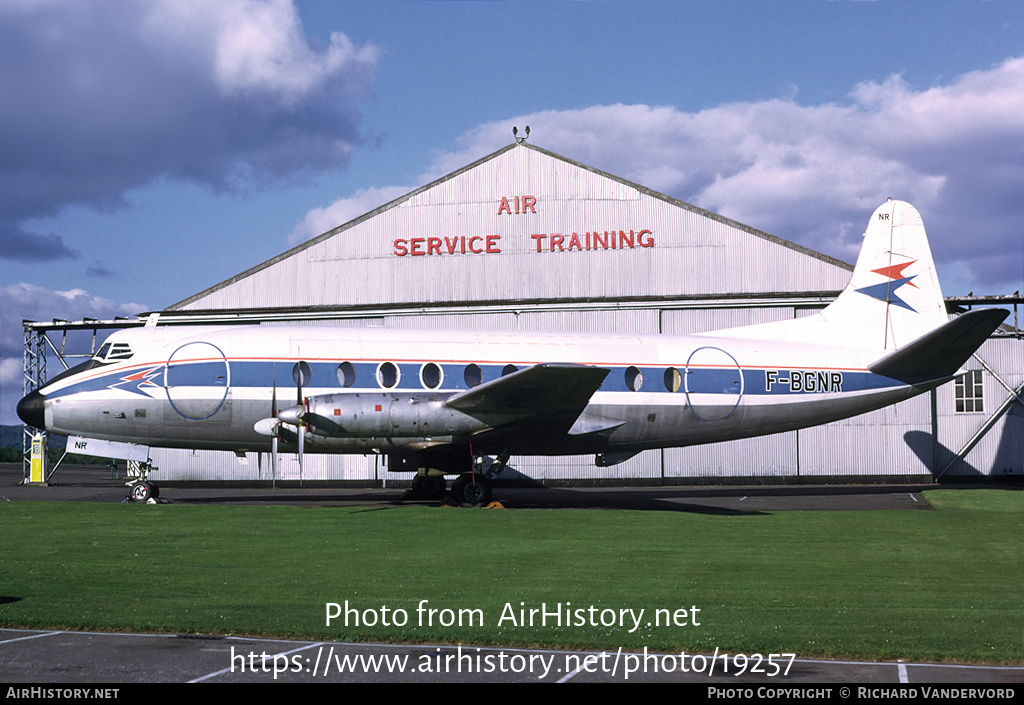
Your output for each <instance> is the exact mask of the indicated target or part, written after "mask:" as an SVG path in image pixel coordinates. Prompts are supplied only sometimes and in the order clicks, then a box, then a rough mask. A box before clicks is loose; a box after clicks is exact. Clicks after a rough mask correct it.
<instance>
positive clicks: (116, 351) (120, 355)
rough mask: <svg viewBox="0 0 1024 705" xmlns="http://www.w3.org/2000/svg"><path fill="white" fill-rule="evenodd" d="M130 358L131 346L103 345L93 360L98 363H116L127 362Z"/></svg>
mask: <svg viewBox="0 0 1024 705" xmlns="http://www.w3.org/2000/svg"><path fill="white" fill-rule="evenodd" d="M131 356H132V346H130V345H129V344H128V343H104V344H103V346H102V347H101V348H100V351H99V352H98V353H96V356H95V357H93V359H94V360H96V361H98V362H117V361H119V360H128V359H130V358H131Z"/></svg>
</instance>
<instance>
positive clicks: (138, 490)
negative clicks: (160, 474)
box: [128, 481, 160, 503]
mask: <svg viewBox="0 0 1024 705" xmlns="http://www.w3.org/2000/svg"><path fill="white" fill-rule="evenodd" d="M159 496H160V488H159V487H157V486H156V485H154V484H153V483H152V482H145V481H140V482H133V483H132V484H130V485H129V486H128V501H130V502H153V503H156V500H157V497H159Z"/></svg>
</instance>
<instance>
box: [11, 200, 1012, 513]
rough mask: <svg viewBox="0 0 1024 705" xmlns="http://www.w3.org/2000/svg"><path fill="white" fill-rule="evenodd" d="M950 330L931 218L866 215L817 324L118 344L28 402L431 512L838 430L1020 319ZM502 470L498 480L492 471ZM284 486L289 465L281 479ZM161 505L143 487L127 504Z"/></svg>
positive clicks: (206, 337)
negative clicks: (665, 460)
mask: <svg viewBox="0 0 1024 705" xmlns="http://www.w3.org/2000/svg"><path fill="white" fill-rule="evenodd" d="M1008 313H1009V312H1008V311H1005V310H1002V309H981V310H975V311H971V312H967V313H964V314H961V315H959V316H957V317H955V318H953V319H952V320H950V318H949V316H948V315H947V313H946V308H945V304H944V302H943V298H942V292H941V290H940V287H939V282H938V278H937V276H936V273H935V265H934V262H933V260H932V255H931V250H930V248H929V246H928V241H927V236H926V234H925V229H924V225H923V223H922V220H921V216H920V214H919V213H918V211H917V210H916V209H915V208H914V207H913V206H911V205H910V204H908V203H905V202H902V201H894V200H892V199H890V200H889V201H887V202H886V203H884V204H882V205H881V206H880V207H879V208H878V209H877V210H876V211H875V212H874V213H873V214H872V216H871V219H870V221H869V223H868V227H867V229H866V232H865V233H864V242H863V245H862V249H861V252H860V255H859V257H858V259H857V264H856V266H855V267H854V271H853V274H852V277H851V280H850V283H849V285H848V286H847V287H846V288H845V290H844V291H843V292H842V293H841V294H840V295H839V297H838V298H837V299H836V300H835V301H833V302H832V303H831V304H830V305H829V306H827V307H826V308H825V309H823V310H822V311H820V312H817V313H814V314H812V315H809V316H807V317H803V318H796V319H791V320H785V321H779V322H774V323H767V324H759V325H753V326H746V327H741V328H733V329H728V330H721V331H713V332H707V333H702V334H699V335H685V336H671V335H637V334H628V333H617V334H600V335H597V334H582V335H578V334H566V333H559V332H546V333H545V332H533V333H519V332H517V333H509V332H480V331H451V330H450V331H436V330H414V329H379V328H362V329H353V328H325V327H312V326H302V325H291V326H259V325H247V326H189V327H185V326H182V327H175V326H160V325H157V324H156V322H155V319H150V321H149V322H148V323H147V325H146V326H145V327H141V328H134V329H127V330H122V331H118V332H115V333H113V334H112V335H110V337H109V338H107V340H106V341H105V342H104V343H103V345H102V346H101V347H100V349H99V351H98V352H97V354H96V355H95V356H93V357H92V358H91V359H90V360H88V361H87V362H85V363H82V364H81V365H78V366H76V367H74V368H72V369H70V370H68V371H66V372H64V373H63V374H61V375H59V376H57V377H56V378H54V379H52V380H49V381H47V382H46V383H45V384H43V385H42V386H41V387H40V388H39V389H36V390H35V391H33V392H31V393H29V394H28V395H27V396H25V397H24V398H23V399H22V400H21V401H20V402H19V404H18V409H17V410H18V415H19V416H20V417H21V418H22V420H23V421H24V422H25V423H26V424H27V425H28V426H32V427H35V428H40V429H46V430H47V431H50V432H53V433H57V434H62V435H77V436H82V437H86V438H91V439H101V440H104V441H113V442H121V443H129V444H141V445H145V446H150V447H153V446H155V447H169V448H190V449H197V450H200V449H213V450H231V451H236V452H239V451H253V452H265V453H270V454H271V459H272V461H273V462H274V463H276V458H277V454H278V452H279V450H281V449H282V447H283V448H284V449H286V450H287V451H288V452H297V453H298V458H299V463H300V468H301V463H302V459H303V454H304V453H307V452H316V453H360V454H369V453H379V454H383V455H386V456H388V460H389V468H390V469H391V470H392V471H407V472H413V473H416V474H415V476H414V480H413V490H414V493H415V495H416V496H419V497H425V498H440V497H443V496H444V495H445V494H446V493H447V492H448V491H449V490H448V486H447V481H446V479H445V476H446V475H456V476H457V477H456V479H455V480H454V481H453V483H452V485H451V490H450V491H451V493H452V495H454V497H455V498H456V499H457V500H458V501H459V502H461V503H465V504H471V505H479V504H485V503H487V502H489V501H490V499H491V487H492V480H493V478H494V477H495V476H496V475H497V474H498V473H500V471H501V470H502V469H503V468H504V466H505V465H506V464H507V462H508V460H509V458H510V457H511V456H512V455H575V454H594V456H595V462H596V465H598V466H602V467H605V466H610V465H614V464H617V463H620V462H623V461H625V460H627V459H629V458H631V457H632V456H634V455H636V454H637V453H639V452H641V451H644V450H649V449H655V448H667V447H677V446H687V445H694V444H700V443H709V442H716V441H727V440H733V439H738V438H747V437H752V436H760V435H766V434H772V433H779V432H783V431H789V430H793V429H799V428H805V427H809V426H815V425H818V424H824V423H828V422H831V421H835V420H838V419H843V418H846V417H849V416H854V415H857V414H862V413H865V412H867V411H871V410H874V409H878V408H880V407H883V406H887V405H890V404H895V403H897V402H900V401H902V400H904V399H908V398H910V397H913V396H915V395H917V394H921V393H922V392H925V391H927V390H930V389H933V388H935V387H937V386H938V385H940V384H943V383H945V382H947V381H949V380H951V379H952V378H953V377H954V376H955V375H956V374H957V372H958V370H960V368H961V367H962V365H963V364H964V363H965V362H966V361H967V360H968V358H970V356H971V355H972V354H973V353H974V352H975V351H976V350H977V349H978V348H979V347H980V346H981V344H982V343H983V342H984V341H985V340H986V339H987V338H988V337H989V335H990V334H991V333H992V332H993V331H994V330H995V329H996V328H997V327H998V326H999V325H1000V323H1001V322H1002V321H1003V319H1004V318H1005V317H1006V316H1007V315H1008ZM488 457H490V458H494V461H493V462H492V463H491V464H490V466H489V467H488V469H487V470H486V471H485V470H484V469H483V459H484V458H488ZM275 476H276V465H275ZM157 492H158V488H156V487H155V485H154V484H152V483H151V482H150V481H149V480H148V478H147V477H146V475H145V473H143V476H142V477H141V479H140V480H139V481H138V482H136V483H135V484H134V485H133V486H132V488H131V491H130V497H131V498H133V499H135V500H137V501H143V500H148V499H150V498H151V497H152V496H153V495H154V494H155V493H157Z"/></svg>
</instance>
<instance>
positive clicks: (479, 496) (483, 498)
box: [452, 473, 491, 507]
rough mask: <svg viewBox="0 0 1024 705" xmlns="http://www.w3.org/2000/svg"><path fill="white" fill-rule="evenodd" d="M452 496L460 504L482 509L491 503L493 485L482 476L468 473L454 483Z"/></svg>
mask: <svg viewBox="0 0 1024 705" xmlns="http://www.w3.org/2000/svg"><path fill="white" fill-rule="evenodd" d="M452 494H453V495H454V496H455V499H456V501H458V503H459V504H468V505H469V506H471V507H482V506H483V505H485V504H490V503H491V483H490V480H488V479H487V478H485V477H483V476H482V475H474V474H470V473H467V474H465V475H460V476H459V479H457V480H456V481H455V482H453V483H452Z"/></svg>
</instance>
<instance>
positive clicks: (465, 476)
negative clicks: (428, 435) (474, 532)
mask: <svg viewBox="0 0 1024 705" xmlns="http://www.w3.org/2000/svg"><path fill="white" fill-rule="evenodd" d="M508 459H509V454H508V453H502V454H501V456H499V457H498V458H496V459H495V460H494V461H493V462H492V463H491V464H490V466H489V467H488V468H487V469H486V470H484V469H483V461H484V458H483V457H477V458H474V462H473V464H472V466H471V467H472V469H471V470H470V471H469V472H462V473H460V474H459V476H458V477H457V478H455V481H454V482H452V487H451V491H450V493H449V492H448V491H447V490H446V484H447V483H446V482H445V478H444V470H443V469H436V468H421V469H420V470H419V471H418V472H417V474H416V477H414V478H413V481H412V492H411V497H412V498H413V499H426V500H439V499H444V498H445V497H446V496H447V495H448V494H450V495H451V498H452V499H454V500H455V502H457V503H458V504H460V505H462V506H469V507H483V506H486V505H488V504H490V503H491V500H492V498H493V480H494V478H495V477H497V476H498V475H500V474H501V472H502V470H504V469H505V466H506V464H507V463H508Z"/></svg>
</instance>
